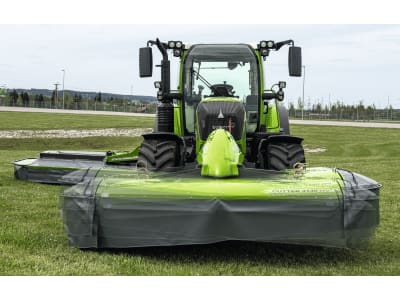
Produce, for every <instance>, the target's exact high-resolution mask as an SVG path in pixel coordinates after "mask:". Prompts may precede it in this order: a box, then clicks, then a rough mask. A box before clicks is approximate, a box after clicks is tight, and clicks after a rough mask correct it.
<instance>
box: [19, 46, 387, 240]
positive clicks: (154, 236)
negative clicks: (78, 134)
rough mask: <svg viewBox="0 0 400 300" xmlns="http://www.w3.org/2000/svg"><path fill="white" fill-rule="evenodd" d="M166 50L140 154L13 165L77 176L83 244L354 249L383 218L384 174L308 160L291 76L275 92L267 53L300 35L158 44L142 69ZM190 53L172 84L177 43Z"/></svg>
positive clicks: (71, 234) (297, 64) (75, 223)
mask: <svg viewBox="0 0 400 300" xmlns="http://www.w3.org/2000/svg"><path fill="white" fill-rule="evenodd" d="M154 45H155V46H157V48H158V49H159V50H160V52H161V54H162V61H161V64H160V68H161V81H157V82H155V87H156V88H157V89H158V92H157V99H158V104H159V105H158V108H157V115H156V121H155V126H154V132H153V133H150V134H145V135H143V142H142V144H141V145H140V146H139V147H137V148H136V149H134V150H133V151H131V152H122V153H115V152H113V151H107V152H78V151H59V150H57V151H45V152H42V153H41V154H40V158H38V159H29V158H28V159H22V160H18V161H15V162H14V172H15V177H16V178H17V179H22V180H28V181H32V182H41V183H58V184H60V183H61V184H66V185H68V186H67V187H66V188H65V189H64V190H63V192H62V194H61V199H62V202H61V210H62V215H63V220H64V225H65V226H64V228H65V230H66V234H67V237H68V240H69V242H70V244H71V245H72V246H75V247H78V248H129V247H148V246H176V245H188V244H208V243H216V242H222V241H228V240H236V241H237V240H239V241H258V242H272V243H289V244H302V245H319V246H330V247H343V248H353V247H360V246H363V245H365V243H366V242H367V241H368V240H369V239H370V238H371V237H372V236H373V234H374V231H375V228H376V227H377V226H378V224H379V191H380V187H381V185H380V184H379V183H377V182H376V181H374V180H372V179H370V178H368V177H366V176H363V175H361V174H357V173H354V172H351V171H346V170H342V169H338V168H324V167H313V168H308V167H306V164H305V158H304V150H303V147H302V145H301V143H302V139H301V138H299V137H294V136H291V135H290V130H289V122H288V115H287V111H286V109H285V108H284V107H283V106H282V105H280V104H279V103H280V102H281V101H283V99H284V89H285V87H286V84H285V82H279V83H277V84H276V85H274V86H273V87H272V88H271V89H270V90H264V74H263V60H265V59H266V58H267V57H268V55H270V53H271V52H274V51H278V50H280V49H281V48H282V47H283V46H285V45H289V46H290V47H289V74H290V75H291V76H301V70H302V62H301V49H300V48H299V47H295V46H294V43H293V41H292V40H287V41H283V42H277V43H275V42H273V41H260V42H259V43H258V44H257V45H254V46H252V45H248V44H198V45H193V46H190V45H184V44H183V43H182V42H180V41H170V42H167V43H163V42H161V41H160V40H158V39H157V40H155V41H152V40H151V41H148V42H147V47H145V48H141V49H140V52H139V60H140V76H141V77H150V76H152V69H153V55H152V46H154ZM169 50H170V51H172V53H173V55H174V56H175V57H177V58H179V59H180V71H179V84H178V85H179V86H178V89H177V90H176V91H173V90H171V89H170V61H169V59H168V51H169Z"/></svg>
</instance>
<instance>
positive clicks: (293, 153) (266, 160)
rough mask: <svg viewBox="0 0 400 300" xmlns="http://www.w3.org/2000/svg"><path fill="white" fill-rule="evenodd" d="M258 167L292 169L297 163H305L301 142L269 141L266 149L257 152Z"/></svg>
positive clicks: (278, 169)
mask: <svg viewBox="0 0 400 300" xmlns="http://www.w3.org/2000/svg"><path fill="white" fill-rule="evenodd" d="M258 161H259V163H260V167H261V168H264V169H268V170H277V171H280V170H285V169H293V167H294V165H295V164H297V163H305V162H306V159H305V156H304V149H303V146H302V145H301V144H294V143H269V144H268V146H267V149H266V151H263V152H259V153H258Z"/></svg>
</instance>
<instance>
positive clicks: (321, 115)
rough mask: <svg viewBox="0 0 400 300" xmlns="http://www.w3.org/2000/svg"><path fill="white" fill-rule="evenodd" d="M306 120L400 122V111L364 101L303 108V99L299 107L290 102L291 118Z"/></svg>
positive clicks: (311, 105) (318, 103)
mask: <svg viewBox="0 0 400 300" xmlns="http://www.w3.org/2000/svg"><path fill="white" fill-rule="evenodd" d="M302 115H303V117H304V118H306V119H335V120H360V121H373V120H382V119H386V120H400V110H398V109H394V108H393V106H392V105H390V104H389V105H388V106H387V107H386V108H377V107H376V106H375V104H370V105H365V104H364V103H363V101H359V102H358V103H357V104H345V103H343V102H341V101H336V102H334V103H329V104H323V103H320V102H317V103H313V104H311V103H310V101H309V102H308V104H307V107H304V106H303V103H302V101H301V98H299V99H298V101H297V107H295V105H294V103H293V102H289V116H290V117H292V118H301V117H302Z"/></svg>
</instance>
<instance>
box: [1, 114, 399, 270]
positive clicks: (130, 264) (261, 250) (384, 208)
mask: <svg viewBox="0 0 400 300" xmlns="http://www.w3.org/2000/svg"><path fill="white" fill-rule="evenodd" d="M151 124H152V120H151V119H148V118H132V117H113V116H79V115H56V116H55V115H49V114H39V113H36V114H28V113H1V114H0V130H1V129H21V128H25V129H28V128H29V129H32V128H34V129H52V128H59V129H61V128H62V129H68V128H106V127H137V126H143V127H151ZM292 133H293V134H295V135H299V136H302V137H304V139H305V141H304V143H305V144H307V145H308V146H309V147H325V148H326V149H327V151H326V152H321V153H308V154H307V160H308V163H309V165H310V166H332V167H335V166H337V167H342V168H348V169H350V170H354V171H356V172H360V173H362V174H365V175H367V176H369V177H372V178H374V179H375V180H377V181H379V182H380V183H382V184H383V185H384V188H383V189H382V193H381V225H380V227H379V228H378V230H377V232H376V237H375V239H373V240H372V241H371V243H370V245H369V247H368V248H366V249H361V250H345V249H327V248H321V247H306V246H287V245H274V244H262V243H237V242H235V243H220V244H215V245H207V246H185V247H169V248H147V249H133V250H119V251H81V250H78V249H75V248H72V247H70V246H69V245H68V242H67V240H66V237H65V234H64V231H63V224H62V221H61V218H60V212H59V194H60V187H58V186H54V185H40V184H33V183H27V182H21V181H16V180H14V178H13V166H12V163H11V162H12V161H13V160H15V159H19V158H24V157H36V156H37V155H38V153H39V152H40V151H42V150H47V149H82V150H83V149H84V150H90V149H92V150H109V149H112V150H127V149H131V148H133V147H134V146H136V145H138V143H139V142H140V139H139V138H126V137H121V138H119V137H93V138H85V139H69V140H67V139H14V140H13V139H0V224H1V225H0V275H400V201H399V194H400V181H399V180H398V175H399V172H400V164H399V161H400V151H399V149H400V130H397V129H369V128H351V127H329V126H323V127H314V126H299V125H297V126H293V127H292Z"/></svg>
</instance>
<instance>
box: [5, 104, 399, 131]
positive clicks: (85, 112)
mask: <svg viewBox="0 0 400 300" xmlns="http://www.w3.org/2000/svg"><path fill="white" fill-rule="evenodd" d="M1 111H16V112H47V113H63V114H79V115H113V116H130V117H154V116H155V115H154V114H143V113H124V112H113V111H94V110H69V109H65V110H63V109H46V108H30V107H10V106H0V112H1ZM290 124H299V125H318V126H320V125H321V126H349V127H372V128H399V129H400V123H375V122H344V121H343V122H342V121H314V120H290Z"/></svg>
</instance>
